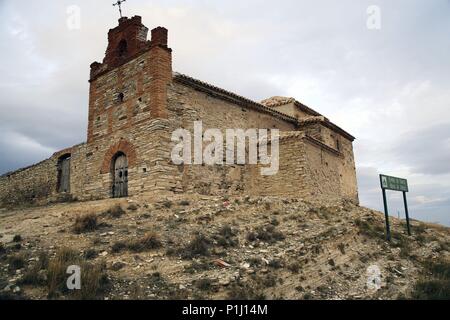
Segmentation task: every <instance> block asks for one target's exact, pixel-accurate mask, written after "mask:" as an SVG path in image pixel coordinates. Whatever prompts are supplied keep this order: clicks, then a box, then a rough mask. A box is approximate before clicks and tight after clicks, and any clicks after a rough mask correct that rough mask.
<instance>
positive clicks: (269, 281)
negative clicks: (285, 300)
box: [262, 274, 277, 288]
mask: <svg viewBox="0 0 450 320" xmlns="http://www.w3.org/2000/svg"><path fill="white" fill-rule="evenodd" d="M262 283H263V285H264V286H265V287H266V288H271V287H275V286H276V284H277V278H276V277H275V276H274V275H273V274H269V275H268V276H266V277H264V278H263V281H262Z"/></svg>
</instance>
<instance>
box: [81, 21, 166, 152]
mask: <svg viewBox="0 0 450 320" xmlns="http://www.w3.org/2000/svg"><path fill="white" fill-rule="evenodd" d="M147 35H148V28H147V27H146V26H144V25H143V24H142V18H141V17H140V16H134V17H132V18H127V17H121V18H120V19H119V25H118V26H117V27H115V28H114V29H110V30H109V32H108V47H107V49H106V53H105V56H104V58H103V61H102V63H99V62H94V63H92V64H91V72H90V80H89V82H90V92H89V119H88V135H87V141H88V143H89V142H92V141H95V140H98V139H100V138H102V137H105V136H108V135H111V134H113V133H114V132H117V131H118V130H124V129H128V128H130V127H132V126H133V125H134V124H136V123H138V122H142V121H144V120H145V119H155V118H167V86H168V85H169V84H170V83H171V81H172V50H171V49H170V48H168V47H167V39H168V31H167V29H165V28H163V27H157V28H155V29H153V30H152V31H151V40H150V41H149V40H147Z"/></svg>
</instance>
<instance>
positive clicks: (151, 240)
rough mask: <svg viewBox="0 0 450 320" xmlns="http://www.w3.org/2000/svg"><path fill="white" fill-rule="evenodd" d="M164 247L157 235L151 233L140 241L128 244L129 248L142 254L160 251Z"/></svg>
mask: <svg viewBox="0 0 450 320" xmlns="http://www.w3.org/2000/svg"><path fill="white" fill-rule="evenodd" d="M161 246H162V244H161V241H160V240H159V237H158V235H157V234H156V233H153V232H149V233H147V234H145V236H143V237H142V238H140V239H137V240H133V241H130V242H128V243H127V248H128V249H129V250H131V251H134V252H142V251H147V250H153V249H158V248H160V247H161Z"/></svg>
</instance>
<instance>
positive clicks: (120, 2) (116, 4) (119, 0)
mask: <svg viewBox="0 0 450 320" xmlns="http://www.w3.org/2000/svg"><path fill="white" fill-rule="evenodd" d="M125 1H127V0H117V2H116V3H113V6H114V7H115V6H119V13H120V17H121V18H122V3H124V2H125Z"/></svg>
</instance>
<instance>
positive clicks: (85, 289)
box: [47, 248, 108, 300]
mask: <svg viewBox="0 0 450 320" xmlns="http://www.w3.org/2000/svg"><path fill="white" fill-rule="evenodd" d="M71 265H77V266H79V267H80V269H81V289H80V290H71V291H69V290H68V289H67V283H66V282H67V279H68V276H69V275H68V274H67V273H66V272H67V268H68V267H69V266H71ZM47 275H48V297H49V298H55V297H58V296H59V295H60V294H65V295H67V296H68V297H69V298H71V299H76V300H94V299H97V298H98V297H99V295H100V294H101V293H102V292H103V291H104V290H105V288H106V285H107V282H108V281H107V277H106V273H105V266H104V265H99V264H91V263H88V262H86V261H85V260H83V259H82V258H81V257H80V256H79V254H78V253H77V252H76V251H74V250H72V249H69V248H61V249H60V250H59V251H58V252H57V253H56V256H55V257H54V258H53V259H51V260H50V262H49V264H48V270H47Z"/></svg>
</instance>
